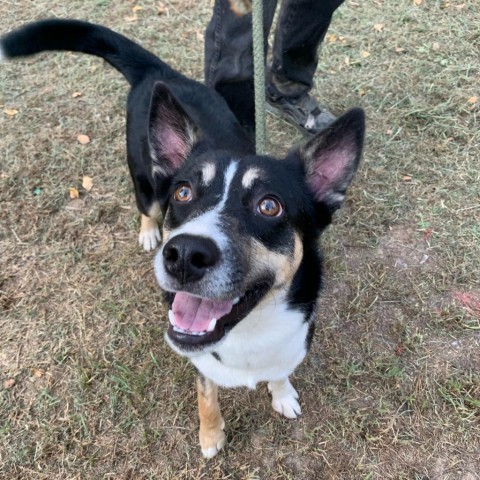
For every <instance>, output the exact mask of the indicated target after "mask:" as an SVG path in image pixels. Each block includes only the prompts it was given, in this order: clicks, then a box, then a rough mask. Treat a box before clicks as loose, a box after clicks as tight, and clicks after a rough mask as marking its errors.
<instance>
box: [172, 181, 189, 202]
mask: <svg viewBox="0 0 480 480" xmlns="http://www.w3.org/2000/svg"><path fill="white" fill-rule="evenodd" d="M192 196H193V192H192V187H191V186H190V185H188V183H184V184H183V185H180V186H179V187H177V189H176V190H175V193H174V194H173V198H174V199H175V200H176V201H177V202H182V203H184V202H189V201H190V200H191V199H192Z"/></svg>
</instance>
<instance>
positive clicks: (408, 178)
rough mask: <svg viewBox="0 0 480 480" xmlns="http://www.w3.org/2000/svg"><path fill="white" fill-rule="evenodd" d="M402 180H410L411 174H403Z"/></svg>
mask: <svg viewBox="0 0 480 480" xmlns="http://www.w3.org/2000/svg"><path fill="white" fill-rule="evenodd" d="M402 180H403V181H404V182H410V181H411V180H412V176H411V175H403V176H402Z"/></svg>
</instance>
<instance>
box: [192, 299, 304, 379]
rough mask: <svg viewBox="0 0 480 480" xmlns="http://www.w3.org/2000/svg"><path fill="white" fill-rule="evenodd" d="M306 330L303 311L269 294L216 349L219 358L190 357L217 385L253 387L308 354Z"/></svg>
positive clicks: (289, 368)
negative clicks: (293, 308)
mask: <svg viewBox="0 0 480 480" xmlns="http://www.w3.org/2000/svg"><path fill="white" fill-rule="evenodd" d="M307 332H308V324H307V322H306V321H305V316H304V314H303V313H301V312H298V311H294V310H288V309H287V304H286V303H285V301H284V298H283V296H282V295H280V296H279V295H275V296H269V297H268V298H267V299H265V300H264V301H263V302H262V303H261V304H260V305H258V306H257V308H255V309H254V311H253V312H251V313H250V314H249V315H248V316H247V317H245V318H244V319H243V320H242V321H241V322H240V323H239V324H238V325H236V326H235V327H234V328H233V329H232V330H231V331H230V332H229V333H228V334H227V336H226V338H225V340H224V341H223V342H222V343H221V345H219V346H218V347H217V348H215V352H216V353H218V355H219V356H220V361H219V360H217V359H216V358H214V356H213V355H212V354H211V353H205V354H200V355H196V356H194V357H191V358H190V360H191V361H192V363H193V364H194V365H195V366H196V367H197V368H198V370H199V371H200V372H201V373H202V374H203V375H204V376H206V377H207V378H210V379H211V380H213V381H214V382H215V383H216V384H217V385H220V386H223V387H239V386H247V387H250V388H255V386H256V384H257V383H258V382H261V381H276V380H282V379H284V378H286V377H288V376H289V375H290V374H291V373H292V372H293V371H294V369H295V367H297V365H298V364H299V363H300V362H301V361H302V360H303V358H304V357H305V354H306V353H307V350H306V336H307Z"/></svg>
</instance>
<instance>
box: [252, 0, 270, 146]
mask: <svg viewBox="0 0 480 480" xmlns="http://www.w3.org/2000/svg"><path fill="white" fill-rule="evenodd" d="M252 7H253V8H252V36H253V80H254V88H255V151H256V153H257V155H262V154H264V153H266V151H265V150H266V143H267V130H266V122H265V50H264V47H263V0H253V5H252Z"/></svg>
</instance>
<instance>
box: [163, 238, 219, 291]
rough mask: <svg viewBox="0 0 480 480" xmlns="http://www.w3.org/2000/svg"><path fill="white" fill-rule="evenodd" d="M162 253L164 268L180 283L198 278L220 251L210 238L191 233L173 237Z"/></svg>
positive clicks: (213, 264)
mask: <svg viewBox="0 0 480 480" xmlns="http://www.w3.org/2000/svg"><path fill="white" fill-rule="evenodd" d="M162 253H163V263H164V265H165V269H166V270H167V272H168V273H169V274H170V275H172V276H174V277H175V278H177V279H178V280H180V281H181V282H182V283H187V282H194V281H196V280H200V279H201V278H202V277H203V276H204V275H205V272H206V271H207V270H208V269H209V268H210V267H213V266H215V265H216V264H217V263H218V261H219V260H220V251H219V250H218V247H217V246H216V245H215V243H214V242H213V241H212V240H210V239H208V238H205V237H197V236H193V235H177V236H176V237H173V238H172V239H171V240H169V241H168V242H167V243H166V244H165V246H164V247H163V252H162Z"/></svg>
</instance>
